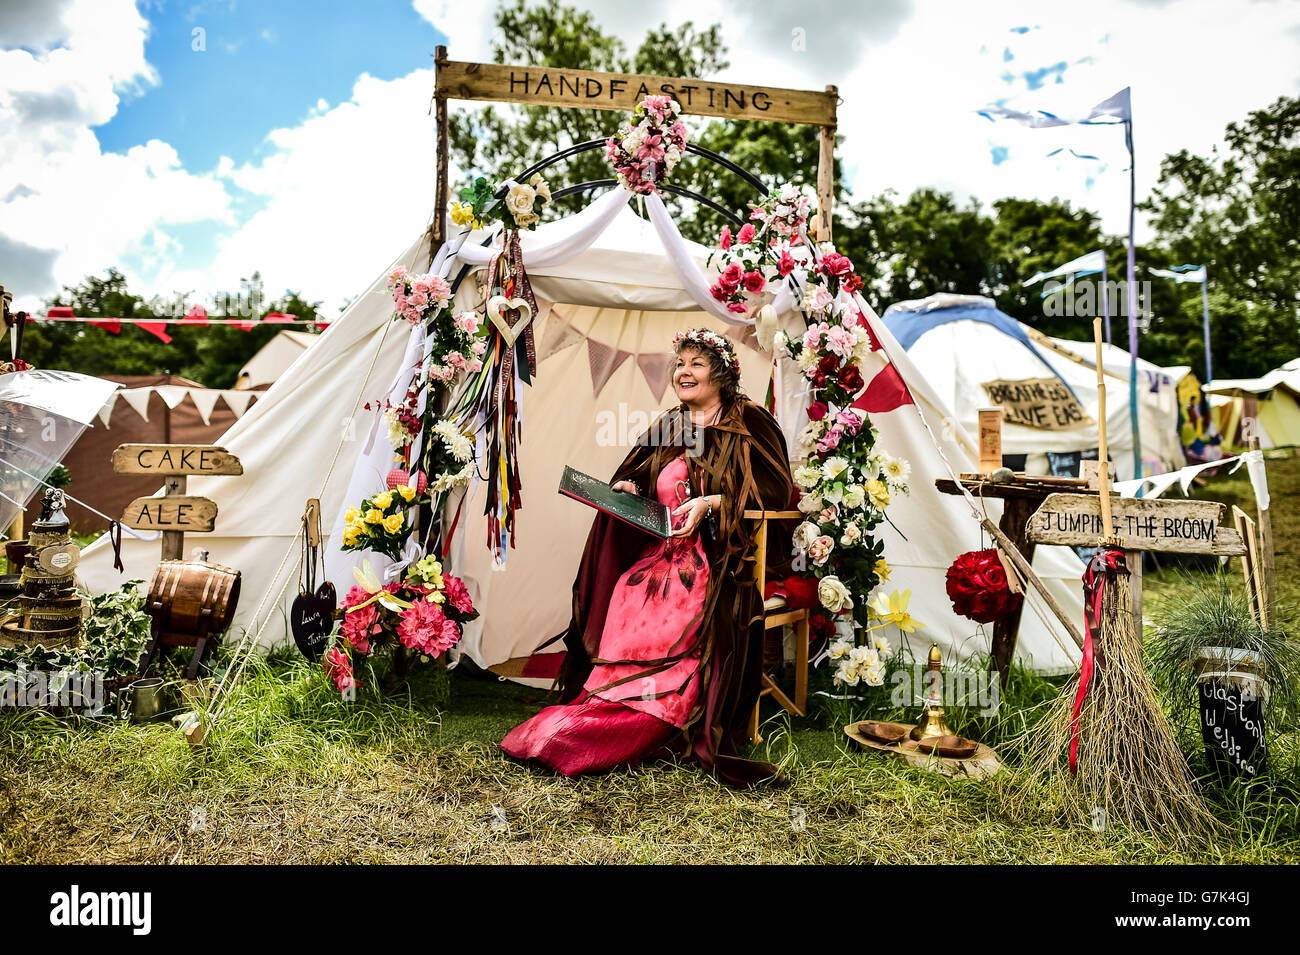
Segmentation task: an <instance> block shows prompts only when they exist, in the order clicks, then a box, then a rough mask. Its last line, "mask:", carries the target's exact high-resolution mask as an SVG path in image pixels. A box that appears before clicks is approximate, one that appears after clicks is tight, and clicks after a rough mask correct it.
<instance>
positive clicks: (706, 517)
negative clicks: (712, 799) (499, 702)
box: [501, 329, 792, 784]
mask: <svg viewBox="0 0 1300 955" xmlns="http://www.w3.org/2000/svg"><path fill="white" fill-rule="evenodd" d="M674 350H675V351H676V353H677V361H676V364H675V367H674V369H673V376H672V382H673V390H674V391H675V393H676V395H677V397H678V399H679V400H680V402H681V404H680V406H679V407H677V408H673V409H671V410H669V411H668V412H665V414H664V415H663V416H662V417H661V418H660V419H659V421H657V422H656V423H655V425H654V426H653V427H651V429H650V430H649V431H648V432H647V433H646V434H645V435H642V436H641V438H640V439H639V440H638V442H637V446H636V447H635V448H634V449H633V451H632V453H631V454H629V455H628V457H627V459H626V460H625V461H624V462H623V464H622V465H621V466H620V467H619V469H618V471H617V472H616V473H615V475H614V484H613V486H614V488H615V489H616V490H620V491H624V492H628V493H633V494H647V493H648V494H649V495H653V496H654V497H656V498H657V499H658V500H659V501H661V502H662V503H664V504H667V505H668V506H669V507H670V508H671V509H672V516H673V523H674V532H673V536H672V537H670V538H669V539H667V540H660V539H658V538H654V537H652V536H650V535H648V534H646V533H645V532H643V531H640V530H637V529H635V528H631V527H629V526H628V525H626V524H623V523H622V522H620V521H618V520H616V519H614V518H610V517H608V516H606V515H598V516H597V517H596V519H595V521H594V522H593V525H592V530H591V534H590V535H589V536H588V539H587V546H586V550H585V551H584V553H583V558H582V563H581V565H580V567H579V570H578V576H577V580H576V581H575V583H574V614H573V620H572V622H571V623H570V626H569V630H568V632H567V634H566V636H565V645H566V651H567V656H566V662H565V668H564V672H563V674H562V676H561V681H560V682H561V698H562V699H563V700H565V701H566V702H565V703H564V704H562V705H559V706H550V707H547V708H546V709H544V710H542V711H541V712H540V713H538V714H537V715H536V716H534V717H532V718H531V719H529V720H526V721H525V722H523V723H521V724H520V725H519V726H516V727H515V728H514V729H513V730H511V731H510V733H509V734H507V735H506V738H505V739H504V740H502V742H501V749H502V750H503V751H504V752H505V753H507V754H508V755H510V756H513V757H515V758H516V759H521V760H528V761H530V762H536V763H540V764H542V765H544V766H547V767H549V768H551V769H553V770H555V771H556V772H559V773H562V774H563V775H566V776H576V775H579V774H582V773H590V772H600V771H603V770H608V769H612V768H614V767H616V766H622V765H633V764H635V763H638V762H640V761H642V760H644V759H646V758H649V757H652V756H655V755H668V754H670V753H675V754H679V755H688V756H690V757H692V758H694V759H695V760H697V761H698V762H700V763H701V764H702V765H703V766H705V767H706V768H708V769H711V770H713V771H715V772H717V773H718V774H719V776H720V777H722V778H723V779H724V780H726V781H728V782H732V783H736V784H747V783H752V782H757V781H759V780H763V779H768V778H771V777H772V776H774V775H775V772H776V770H775V767H773V766H771V765H770V764H768V763H760V762H755V761H751V760H747V759H744V758H742V757H741V755H740V753H741V751H742V747H743V746H744V745H745V742H746V741H745V739H744V733H745V722H746V717H747V715H748V712H749V710H750V709H752V707H753V704H754V702H755V701H756V700H757V698H758V689H759V663H760V657H761V653H760V647H761V640H762V621H761V613H762V608H761V603H762V602H761V600H759V599H758V591H757V588H756V587H755V585H754V578H753V559H754V558H753V542H752V540H751V539H750V534H751V532H752V526H751V524H750V522H746V521H744V520H743V512H744V511H745V510H749V509H762V508H766V509H779V508H784V507H786V506H788V504H789V502H790V497H791V493H792V483H791V480H790V472H789V462H788V459H787V455H786V449H785V441H784V438H783V437H782V435H781V431H780V429H779V428H778V427H777V424H776V422H775V420H774V419H773V418H772V416H771V415H770V414H768V412H767V411H766V410H764V409H763V408H762V407H760V406H759V405H757V404H755V403H754V402H752V401H750V400H749V399H748V398H746V397H745V396H744V394H743V393H741V391H740V364H739V361H738V360H737V358H736V353H735V349H734V346H733V345H732V344H731V342H730V341H728V340H727V339H726V338H724V337H723V336H721V335H718V334H717V333H715V332H711V331H708V330H707V329H695V330H692V331H690V332H687V333H683V334H679V335H678V336H677V338H676V340H675V342H674Z"/></svg>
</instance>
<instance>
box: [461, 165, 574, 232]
mask: <svg viewBox="0 0 1300 955" xmlns="http://www.w3.org/2000/svg"><path fill="white" fill-rule="evenodd" d="M502 188H504V189H505V190H506V193H505V196H504V197H503V198H501V199H498V198H497V193H498V192H500V191H501V189H502ZM460 199H461V201H460V202H456V203H453V204H452V208H451V221H452V222H454V223H456V224H457V225H463V226H466V227H468V228H471V229H481V228H483V227H484V226H485V225H487V224H488V223H489V222H492V221H499V222H501V223H503V224H504V225H505V227H506V228H507V229H532V228H533V227H534V226H536V225H537V223H539V222H540V221H541V220H542V210H543V209H545V208H546V207H547V206H549V205H550V204H551V187H550V184H549V183H548V182H547V181H546V180H545V179H543V178H542V175H541V173H535V174H534V175H533V177H532V178H531V179H529V180H528V182H526V183H525V182H515V180H513V179H507V180H506V181H505V182H503V183H501V185H500V186H493V185H492V184H491V183H489V182H488V181H487V180H486V179H484V178H483V177H482V176H480V177H479V178H477V179H475V180H474V181H473V182H472V183H471V184H470V185H468V186H466V187H465V188H464V189H462V190H460Z"/></svg>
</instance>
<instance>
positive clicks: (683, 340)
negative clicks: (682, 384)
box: [673, 328, 740, 383]
mask: <svg viewBox="0 0 1300 955" xmlns="http://www.w3.org/2000/svg"><path fill="white" fill-rule="evenodd" d="M688 345H693V346H695V347H696V348H707V349H709V350H710V351H713V352H716V353H717V354H718V356H719V357H721V358H722V361H723V363H724V364H725V365H726V366H727V367H728V368H730V369H731V373H732V374H733V375H735V376H736V382H737V383H739V382H740V358H738V357H737V355H736V349H735V348H734V347H733V346H732V344H731V342H729V341H728V340H727V339H726V338H725V337H723V336H722V335H719V334H718V333H717V332H714V331H710V330H709V329H707V328H692V329H690V330H689V331H685V332H678V333H677V334H676V335H674V336H673V351H674V352H680V351H681V350H682V348H683V347H685V346H688Z"/></svg>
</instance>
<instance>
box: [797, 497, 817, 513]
mask: <svg viewBox="0 0 1300 955" xmlns="http://www.w3.org/2000/svg"><path fill="white" fill-rule="evenodd" d="M822 507H823V504H822V496H821V495H820V494H805V495H804V496H803V497H801V498H799V510H801V511H803V513H805V514H816V513H817V512H818V511H820V510H821V509H822Z"/></svg>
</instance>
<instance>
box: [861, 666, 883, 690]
mask: <svg viewBox="0 0 1300 955" xmlns="http://www.w3.org/2000/svg"><path fill="white" fill-rule="evenodd" d="M858 673H859V674H860V675H861V677H862V682H863V683H865V684H867V686H884V684H885V671H884V669H882V668H881V667H878V666H876V667H862V668H860V669H859V670H858Z"/></svg>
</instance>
